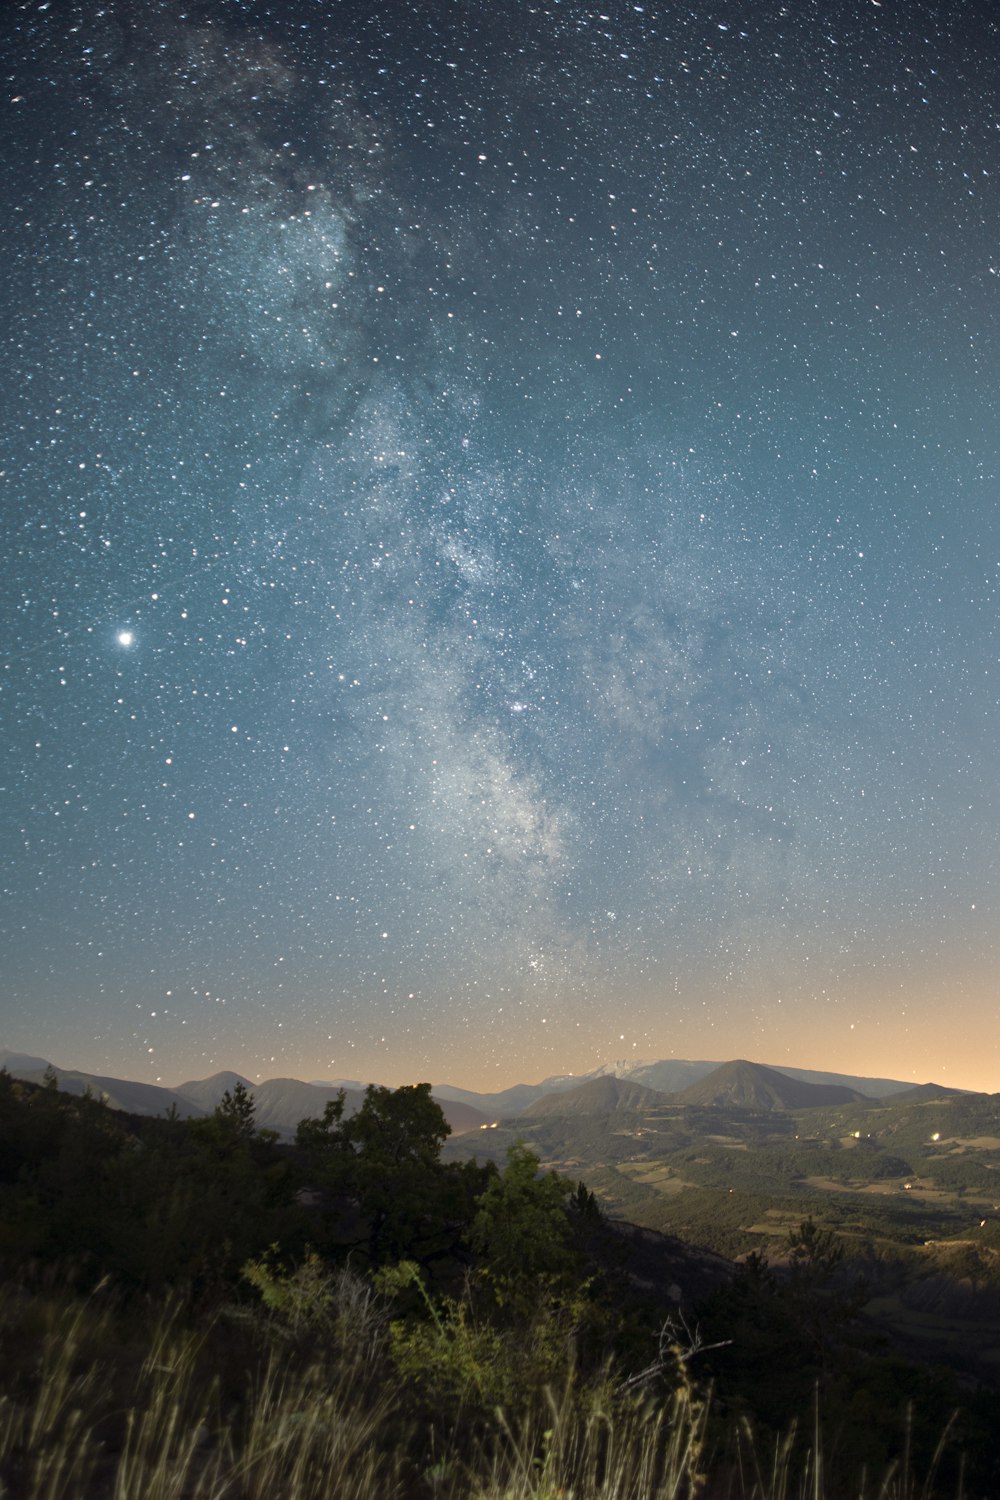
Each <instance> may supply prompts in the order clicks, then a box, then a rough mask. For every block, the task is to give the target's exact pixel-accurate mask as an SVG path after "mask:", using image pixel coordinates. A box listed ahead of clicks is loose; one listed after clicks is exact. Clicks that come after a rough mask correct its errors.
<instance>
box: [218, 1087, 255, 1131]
mask: <svg viewBox="0 0 1000 1500" xmlns="http://www.w3.org/2000/svg"><path fill="white" fill-rule="evenodd" d="M215 1118H216V1119H217V1120H218V1121H219V1123H220V1124H221V1125H222V1126H223V1127H224V1129H225V1132H226V1134H227V1135H231V1136H233V1137H234V1138H236V1139H239V1140H247V1141H248V1140H250V1139H251V1137H252V1136H253V1135H254V1134H255V1133H256V1130H257V1103H256V1100H255V1099H254V1096H253V1094H251V1092H250V1090H249V1089H248V1088H247V1086H246V1084H245V1083H244V1082H243V1080H242V1079H239V1078H238V1079H237V1080H236V1082H235V1083H234V1085H233V1088H232V1092H230V1091H229V1089H226V1092H225V1093H224V1094H223V1096H222V1098H221V1100H220V1101H219V1103H218V1104H217V1105H216V1106H215Z"/></svg>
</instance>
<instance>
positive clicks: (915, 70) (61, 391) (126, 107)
mask: <svg viewBox="0 0 1000 1500" xmlns="http://www.w3.org/2000/svg"><path fill="white" fill-rule="evenodd" d="M0 28H2V49H0V56H2V59H3V64H2V66H3V72H4V91H3V103H2V129H3V138H4V141H5V146H4V151H3V153H2V159H0V180H2V198H3V230H4V258H3V272H4V281H5V287H4V296H3V298H2V304H3V313H2V324H0V352H2V359H3V370H4V379H3V382H2V392H0V407H2V416H3V420H2V424H0V432H2V454H0V469H2V491H0V493H2V506H0V528H2V548H0V559H2V562H0V566H2V568H3V588H2V591H0V612H2V623H3V660H2V670H0V688H2V691H0V714H2V716H3V736H2V747H3V748H2V776H0V783H2V787H3V794H2V797H0V817H2V825H0V883H2V908H0V932H2V945H0V953H2V963H0V1041H2V1042H3V1043H4V1044H6V1045H8V1046H12V1047H15V1048H17V1049H19V1050H26V1051H30V1052H34V1053H40V1054H42V1055H44V1056H46V1057H51V1058H53V1059H54V1060H55V1061H56V1062H57V1063H59V1064H60V1065H61V1066H76V1067H80V1068H85V1069H88V1070H89V1071H94V1072H106V1073H115V1074H118V1075H119V1076H129V1077H138V1078H144V1079H147V1080H148V1081H154V1080H160V1081H162V1082H165V1083H172V1082H177V1081H180V1080H181V1079H183V1078H191V1077H203V1076H205V1075H206V1074H208V1073H211V1072H214V1071H216V1070H217V1069H221V1068H233V1069H236V1070H238V1071H240V1072H241V1073H244V1074H246V1075H248V1076H250V1077H251V1078H257V1077H269V1076H275V1075H294V1076H297V1077H303V1078H314V1079H322V1078H339V1077H344V1078H360V1079H377V1080H379V1081H381V1082H385V1083H392V1084H397V1083H402V1082H412V1081H414V1080H416V1079H417V1078H429V1079H432V1080H434V1081H437V1082H444V1081H448V1082H451V1083H461V1084H464V1085H465V1086H467V1087H471V1088H501V1087H504V1086H506V1085H508V1084H511V1083H513V1082H515V1081H517V1080H519V1079H529V1080H532V1079H537V1078H540V1077H542V1076H544V1075H545V1074H547V1073H552V1072H557V1071H566V1072H568V1071H583V1070H585V1069H588V1068H591V1067H594V1066H596V1065H598V1064H602V1063H608V1062H611V1061H613V1060H616V1059H621V1060H635V1059H652V1058H659V1057H668V1056H680V1057H707V1058H717V1059H720V1060H722V1059H725V1058H728V1057H732V1056H749V1057H753V1058H755V1059H757V1060H759V1061H762V1062H769V1063H778V1064H780V1063H781V1062H782V1061H784V1062H787V1063H788V1064H791V1065H795V1066H800V1067H815V1068H835V1069H839V1070H843V1071H850V1072H855V1073H869V1074H871V1073H881V1074H887V1075H890V1076H894V1077H900V1078H911V1077H912V1078H914V1079H915V1080H916V1079H925V1078H935V1079H937V1080H938V1081H941V1082H946V1083H947V1082H951V1083H955V1084H960V1085H964V1086H968V1087H976V1088H985V1089H990V1090H1000V1028H998V1026H997V1017H998V1008H1000V954H998V943H997V933H998V930H1000V929H998V920H1000V876H998V863H997V854H998V846H1000V786H998V764H1000V762H998V750H997V747H998V744H1000V702H998V671H997V657H998V630H997V615H998V603H1000V508H998V499H1000V422H998V415H1000V413H998V404H1000V402H998V396H1000V316H998V312H1000V309H998V294H1000V239H998V225H1000V86H998V83H997V79H998V77H1000V33H998V20H997V18H996V12H995V7H994V6H993V5H992V4H991V3H988V0H936V3H933V4H932V3H928V0H881V3H879V0H788V3H785V4H781V3H776V0H760V3H757V0H744V3H742V4H735V3H732V0H728V3H724V0H719V3H714V0H713V3H703V4H702V3H693V0H687V3H685V4H672V3H657V0H650V3H646V4H634V3H621V4H618V3H615V5H614V6H605V8H604V9H601V8H600V7H599V6H596V5H592V4H589V3H583V0H540V3H528V0H410V3H404V0H393V3H392V4H382V5H372V4H370V3H364V4H362V3H360V0H283V3H282V4H280V5H279V4H276V3H274V4H268V3H262V0H260V3H259V0H192V3H191V4H189V5H184V4H181V3H179V0H169V3H167V0H162V3H161V0H107V3H106V4H103V5H102V4H100V3H91V0H87V3H85V4H84V3H79V0H47V3H41V4H39V3H37V0H30V3H23V4H21V3H10V4H8V5H7V6H6V7H4V13H3V19H2V21H0Z"/></svg>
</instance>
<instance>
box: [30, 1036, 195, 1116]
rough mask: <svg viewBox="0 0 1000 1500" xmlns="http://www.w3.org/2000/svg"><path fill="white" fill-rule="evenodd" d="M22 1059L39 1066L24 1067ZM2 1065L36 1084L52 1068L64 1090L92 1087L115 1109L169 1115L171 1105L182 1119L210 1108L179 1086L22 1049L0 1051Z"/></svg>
mask: <svg viewBox="0 0 1000 1500" xmlns="http://www.w3.org/2000/svg"><path fill="white" fill-rule="evenodd" d="M23 1063H30V1064H35V1065H37V1066H31V1067H25V1066H23ZM0 1067H3V1068H6V1070H7V1072H8V1073H10V1074H11V1075H12V1076H13V1077H14V1078H21V1079H23V1080H24V1081H25V1083H37V1084H43V1083H44V1082H45V1075H46V1073H47V1071H48V1069H49V1068H51V1069H52V1071H53V1072H54V1073H55V1075H56V1084H57V1087H58V1088H59V1089H61V1090H62V1092H63V1093H64V1094H76V1095H78V1096H79V1095H81V1094H85V1093H87V1091H88V1090H89V1091H90V1093H92V1094H94V1095H96V1097H97V1098H98V1099H103V1100H104V1101H105V1103H106V1104H108V1105H110V1106H111V1108H112V1109H120V1110H123V1111H124V1112H125V1113H126V1114H130V1115H142V1116H155V1115H166V1114H168V1113H169V1112H170V1110H171V1109H175V1110H176V1111H177V1113H178V1114H179V1115H180V1116H181V1118H182V1119H191V1118H192V1117H197V1116H198V1115H203V1114H206V1113H207V1112H208V1111H206V1110H204V1109H202V1108H201V1106H200V1105H199V1104H197V1103H196V1102H195V1101H193V1100H191V1099H187V1098H185V1097H184V1095H183V1094H181V1093H179V1092H178V1091H177V1090H176V1089H165V1088H161V1087H160V1085H159V1084H156V1083H136V1082H134V1081H133V1080H131V1079H127V1078H109V1077H106V1076H105V1075H104V1074H102V1073H81V1072H79V1071H77V1069H75V1068H57V1067H55V1065H54V1064H52V1063H49V1062H47V1061H46V1060H45V1058H44V1057H27V1056H25V1055H24V1054H23V1053H16V1052H8V1051H0Z"/></svg>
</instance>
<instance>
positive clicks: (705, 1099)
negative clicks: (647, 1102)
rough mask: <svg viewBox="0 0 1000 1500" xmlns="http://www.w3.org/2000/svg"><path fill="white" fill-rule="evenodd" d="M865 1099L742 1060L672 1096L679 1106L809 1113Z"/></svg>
mask: <svg viewBox="0 0 1000 1500" xmlns="http://www.w3.org/2000/svg"><path fill="white" fill-rule="evenodd" d="M864 1097H865V1096H864V1095H863V1094H861V1093H859V1092H858V1090H857V1089H849V1088H845V1087H843V1085H841V1084H835V1083H803V1082H802V1081H801V1080H800V1079H797V1078H790V1077H789V1076H788V1074H787V1073H779V1072H778V1071H777V1069H776V1068H765V1067H763V1066H762V1064H761V1063H752V1062H747V1061H746V1060H745V1059H743V1058H739V1059H737V1060H736V1061H735V1062H728V1063H723V1064H722V1067H721V1068H716V1069H715V1072H714V1073H709V1074H708V1076H707V1077H706V1078H703V1079H701V1081H700V1082H699V1083H693V1084H691V1085H690V1087H689V1088H686V1089H683V1090H682V1091H681V1093H679V1094H677V1095H675V1102H676V1103H678V1104H695V1105H701V1106H702V1107H703V1108H704V1107H706V1106H713V1107H720V1106H721V1107H723V1108H732V1107H739V1108H741V1109H754V1110H774V1109H780V1110H788V1109H810V1108H812V1107H813V1106H816V1107H819V1106H822V1105H827V1106H829V1105H837V1104H854V1103H858V1102H861V1101H862V1100H863V1099H864Z"/></svg>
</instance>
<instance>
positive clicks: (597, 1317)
mask: <svg viewBox="0 0 1000 1500" xmlns="http://www.w3.org/2000/svg"><path fill="white" fill-rule="evenodd" d="M53 1082H54V1080H53ZM446 1134H447V1126H446V1125H445V1123H444V1120H443V1117H442V1115H441V1112H440V1110H439V1108H438V1106H437V1105H436V1104H435V1103H434V1101H433V1100H432V1099H431V1097H430V1090H429V1087H428V1086H426V1085H419V1086H416V1087H414V1088H407V1089H397V1090H388V1089H382V1088H376V1087H372V1088H370V1089H369V1090H368V1091H367V1094H366V1096H365V1100H364V1104H363V1106H362V1108H361V1109H360V1110H359V1111H358V1112H357V1113H356V1114H354V1115H353V1116H351V1117H350V1118H349V1119H345V1118H343V1112H342V1107H341V1105H339V1104H338V1103H337V1102H334V1103H333V1104H331V1105H329V1106H328V1107H327V1109H326V1111H325V1113H324V1115H323V1116H322V1118H320V1119H318V1120H307V1121H303V1122H302V1124H301V1125H300V1127H299V1130H298V1133H297V1137H296V1140H295V1142H294V1144H291V1145H288V1144H281V1143H280V1142H279V1141H278V1140H277V1139H276V1138H275V1137H274V1136H273V1135H271V1134H269V1133H268V1132H266V1131H262V1130H259V1129H257V1127H256V1123H255V1119H254V1108H253V1101H252V1098H251V1097H250V1096H249V1095H248V1094H246V1093H244V1092H243V1090H242V1089H241V1088H239V1087H237V1088H236V1089H234V1091H233V1093H232V1094H229V1095H227V1096H226V1098H225V1099H224V1100H223V1102H222V1104H221V1105H220V1106H219V1108H218V1109H216V1111H215V1113H214V1114H213V1115H212V1116H210V1117H208V1118H206V1119H200V1120H194V1121H182V1120H178V1119H163V1120H139V1119H135V1118H132V1117H129V1116H125V1115H121V1114H119V1113H116V1112H114V1111H112V1110H109V1109H108V1108H107V1107H106V1106H104V1105H102V1104H101V1103H100V1102H99V1101H97V1100H95V1099H90V1098H83V1099H80V1098H73V1097H70V1096H68V1095H64V1094H60V1093H59V1092H58V1091H57V1090H56V1088H55V1087H49V1088H37V1087H33V1086H31V1085H27V1084H21V1083H16V1082H14V1081H13V1080H12V1079H10V1078H9V1077H8V1076H7V1075H6V1074H4V1073H2V1072H0V1271H2V1277H3V1281H2V1287H0V1495H2V1496H5V1497H12V1500H22V1497H25V1500H28V1497H30V1500H63V1497H65V1500H84V1497H86V1500H91V1497H94V1500H103V1497H108V1500H132V1497H135V1500H139V1497H141V1500H210V1497H211V1500H244V1497H245V1500H256V1497H258V1496H259V1497H261V1500H263V1497H265V1496H266V1497H267V1500H279V1497H281V1500H286V1497H287V1500H312V1497H317V1500H318V1497H321V1496H322V1497H327V1496H329V1497H337V1500H340V1497H345V1500H350V1497H357V1500H362V1497H364V1500H368V1497H375V1496H377V1497H391V1496H407V1497H409V1496H413V1497H454V1500H458V1497H463V1500H465V1497H468V1500H473V1497H482V1500H486V1497H490V1500H527V1497H534V1500H556V1497H557V1496H562V1497H566V1500H569V1497H573V1500H598V1497H601V1500H612V1497H614V1500H647V1497H648V1500H653V1497H658V1500H659V1497H668V1496H676V1497H694V1496H705V1497H706V1500H715V1497H720V1500H721V1497H724V1496H728V1497H733V1500H736V1497H750V1496H759V1497H761V1500H763V1497H773V1500H778V1497H791V1496H797V1495H803V1496H805V1495H808V1496H811V1497H813V1500H819V1497H824V1496H825V1497H827V1500H834V1497H840V1496H844V1497H848V1496H849V1497H852V1500H857V1497H860V1496H870V1497H873V1500H874V1497H878V1496H884V1497H898V1500H911V1497H916V1496H926V1497H931V1496H958V1495H965V1496H968V1497H970V1500H974V1497H986V1496H995V1495H997V1494H1000V1461H998V1451H997V1450H998V1443H997V1439H996V1434H997V1432H998V1431H1000V1402H998V1399H997V1396H996V1394H995V1393H994V1392H992V1391H988V1390H973V1389H967V1388H966V1389H960V1388H959V1386H958V1384H957V1383H956V1381H955V1380H954V1378H953V1377H952V1376H950V1375H949V1373H948V1372H947V1371H944V1370H940V1369H938V1370H931V1369H928V1368H923V1367H919V1366H915V1365H913V1364H910V1363H908V1362H907V1361H906V1360H904V1359H903V1358H902V1357H901V1356H900V1355H899V1354H898V1353H896V1352H895V1351H894V1350H893V1349H892V1347H891V1346H889V1345H888V1344H887V1343H886V1342H885V1341H884V1339H882V1338H881V1337H880V1336H878V1335H877V1334H876V1333H874V1332H873V1331H872V1330H871V1329H870V1327H869V1325H867V1324H866V1323H865V1321H864V1317H863V1310H864V1306H865V1302H866V1298H867V1295H868V1291H869V1288H868V1287H867V1286H866V1285H865V1284H864V1283H863V1281H862V1280H861V1277H860V1272H859V1269H858V1268H857V1267H856V1266H852V1265H851V1264H850V1263H849V1262H848V1260H847V1259H846V1258H845V1256H844V1254H843V1250H842V1244H841V1242H840V1241H838V1240H837V1239H836V1238H835V1237H834V1236H832V1235H831V1234H830V1233H828V1232H827V1231H826V1230H824V1229H820V1228H817V1226H816V1225H815V1224H813V1223H812V1221H811V1220H806V1221H805V1222H804V1223H802V1224H801V1225H800V1226H799V1227H798V1228H797V1229H794V1230H792V1231H791V1233H790V1234H789V1236H788V1240H787V1243H786V1245H785V1247H784V1250H785V1256H784V1262H785V1263H784V1264H782V1265H781V1267H780V1268H778V1267H774V1266H772V1265H769V1264H768V1261H767V1259H766V1258H765V1257H763V1256H751V1257H750V1258H749V1259H748V1260H747V1261H746V1262H744V1263H743V1264H742V1265H740V1266H738V1267H734V1266H729V1265H727V1264H726V1263H725V1262H723V1261H722V1260H721V1259H720V1258H718V1257H712V1256H708V1255H699V1254H698V1253H697V1252H695V1251H693V1250H692V1249H691V1248H690V1247H684V1246H683V1245H681V1244H680V1243H679V1242H676V1241H671V1240H669V1239H667V1238H665V1237H662V1236H658V1235H655V1234H653V1233H652V1232H651V1231H646V1232H641V1231H634V1230H631V1229H629V1227H628V1226H624V1225H621V1224H616V1223H615V1222H613V1221H608V1220H606V1219H605V1218H604V1217H603V1216H602V1214H601V1212H600V1210H599V1208H598V1205H597V1203H596V1201H595V1199H594V1197H593V1196H592V1194H591V1193H590V1192H588V1191H587V1189H586V1188H584V1187H582V1185H578V1186H577V1187H576V1188H574V1187H573V1185H572V1184H571V1183H570V1182H569V1181H568V1180H566V1179H565V1178H561V1177H558V1176H556V1175H555V1174H552V1173H548V1174H543V1173H539V1171H538V1161H537V1158H536V1157H535V1156H534V1155H533V1154H532V1153H531V1152H530V1151H528V1150H527V1149H526V1148H524V1147H517V1146H515V1147H513V1148H512V1149H511V1151H510V1152H509V1153H508V1156H507V1159H506V1162H505V1164H504V1165H503V1166H502V1167H497V1166H494V1165H487V1166H481V1165H477V1164H476V1163H475V1162H464V1163H443V1162H442V1161H441V1146H442V1144H443V1142H444V1139H445V1136H446Z"/></svg>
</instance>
